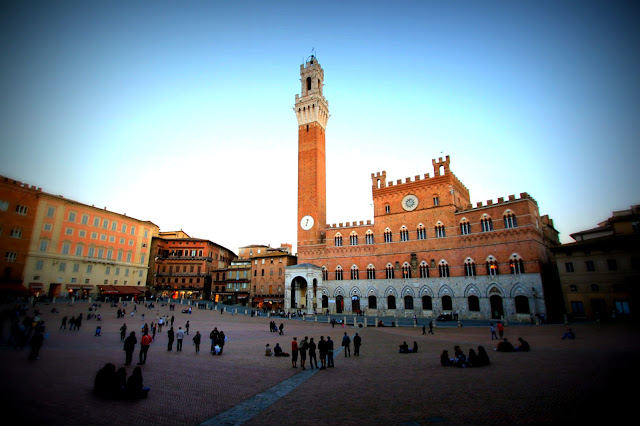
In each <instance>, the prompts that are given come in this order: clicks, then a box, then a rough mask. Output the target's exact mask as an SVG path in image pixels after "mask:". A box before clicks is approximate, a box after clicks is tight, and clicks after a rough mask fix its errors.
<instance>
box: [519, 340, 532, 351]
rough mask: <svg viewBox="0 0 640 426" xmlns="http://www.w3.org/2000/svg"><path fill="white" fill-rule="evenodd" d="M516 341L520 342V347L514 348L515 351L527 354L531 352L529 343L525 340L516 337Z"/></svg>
mask: <svg viewBox="0 0 640 426" xmlns="http://www.w3.org/2000/svg"><path fill="white" fill-rule="evenodd" d="M518 341H519V342H520V346H518V347H517V348H516V351H518V352H529V351H530V350H531V346H529V343H528V342H527V341H526V340H524V339H523V338H522V337H518Z"/></svg>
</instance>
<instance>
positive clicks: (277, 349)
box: [273, 343, 289, 356]
mask: <svg viewBox="0 0 640 426" xmlns="http://www.w3.org/2000/svg"><path fill="white" fill-rule="evenodd" d="M273 355H274V356H289V354H288V353H286V352H284V351H283V350H282V347H280V343H276V346H275V347H274V348H273Z"/></svg>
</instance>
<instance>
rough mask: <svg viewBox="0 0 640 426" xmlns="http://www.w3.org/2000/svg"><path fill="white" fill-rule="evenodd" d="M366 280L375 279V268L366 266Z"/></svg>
mask: <svg viewBox="0 0 640 426" xmlns="http://www.w3.org/2000/svg"><path fill="white" fill-rule="evenodd" d="M367 279H368V280H375V279H376V268H375V267H374V266H373V265H369V266H367Z"/></svg>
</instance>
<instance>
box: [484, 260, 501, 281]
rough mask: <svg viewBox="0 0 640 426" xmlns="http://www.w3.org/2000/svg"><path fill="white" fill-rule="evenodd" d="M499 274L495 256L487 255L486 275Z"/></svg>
mask: <svg viewBox="0 0 640 426" xmlns="http://www.w3.org/2000/svg"><path fill="white" fill-rule="evenodd" d="M499 274H500V269H499V268H498V261H497V260H496V258H495V257H493V256H489V257H488V258H487V275H492V276H496V275H499Z"/></svg>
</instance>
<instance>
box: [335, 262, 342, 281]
mask: <svg viewBox="0 0 640 426" xmlns="http://www.w3.org/2000/svg"><path fill="white" fill-rule="evenodd" d="M336 280H337V281H342V266H340V265H338V267H336Z"/></svg>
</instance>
